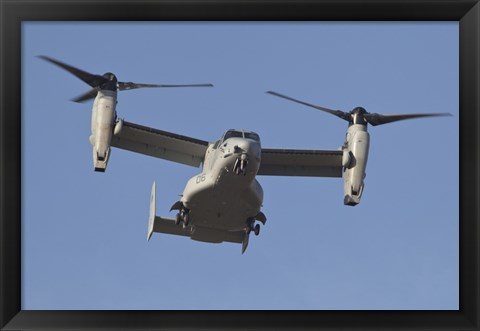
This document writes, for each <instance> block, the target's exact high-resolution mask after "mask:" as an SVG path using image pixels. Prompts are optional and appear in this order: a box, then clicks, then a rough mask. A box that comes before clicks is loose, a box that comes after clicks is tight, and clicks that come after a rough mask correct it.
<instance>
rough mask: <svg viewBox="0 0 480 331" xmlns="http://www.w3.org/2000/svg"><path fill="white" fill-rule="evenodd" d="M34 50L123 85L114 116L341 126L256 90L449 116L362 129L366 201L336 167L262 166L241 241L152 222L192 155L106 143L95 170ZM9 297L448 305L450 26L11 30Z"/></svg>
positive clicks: (453, 35) (172, 305) (272, 131)
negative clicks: (15, 240)
mask: <svg viewBox="0 0 480 331" xmlns="http://www.w3.org/2000/svg"><path fill="white" fill-rule="evenodd" d="M37 55H48V56H51V57H54V58H56V59H59V60H61V61H64V62H66V63H69V64H71V65H74V66H76V67H78V68H81V69H83V70H85V71H88V72H91V73H98V74H103V73H104V72H107V71H111V72H114V73H115V74H116V75H117V77H118V78H119V80H121V81H134V82H137V83H157V84H188V83H213V84H214V85H215V87H214V88H181V89H180V88H179V89H143V90H135V91H125V92H121V93H120V94H119V99H118V100H119V103H118V107H117V111H118V115H119V117H122V118H125V119H126V120H127V121H130V122H134V123H138V124H141V125H146V126H150V127H154V128H158V129H162V130H166V131H170V132H176V133H179V134H184V135H188V136H192V137H195V138H199V139H203V140H208V141H214V140H216V139H217V138H219V137H220V136H221V135H222V134H223V132H224V131H225V130H226V129H229V128H239V129H247V130H252V131H255V132H257V133H259V134H260V136H261V139H262V145H263V147H266V148H301V149H325V150H331V149H333V150H335V149H337V148H338V147H339V146H341V145H342V143H343V141H344V136H345V132H346V128H347V123H346V122H344V121H342V120H340V119H338V118H336V117H334V116H331V115H328V114H325V113H323V112H320V111H317V110H314V109H311V108H308V107H305V106H302V105H299V104H296V103H293V102H289V101H287V100H283V99H280V98H276V97H274V96H271V95H268V94H265V91H267V90H274V91H277V92H279V93H283V94H286V95H289V96H292V97H294V98H297V99H301V100H304V101H306V102H310V103H314V104H317V105H320V106H324V107H328V108H333V109H341V110H345V111H350V110H351V109H353V108H354V107H356V106H363V107H364V108H366V109H367V111H369V112H377V113H392V114H393V113H413V112H427V113H428V112H449V113H452V114H453V117H447V118H433V119H419V120H410V121H401V122H397V123H393V124H388V125H383V126H379V127H369V132H370V136H371V145H370V155H369V160H368V166H367V177H366V180H365V192H364V194H363V198H362V202H361V204H360V205H358V206H356V207H353V208H352V207H347V206H344V205H343V180H342V179H340V178H301V177H298V178H295V177H266V176H264V177H259V178H258V180H259V182H260V183H261V185H262V186H263V189H264V203H263V212H264V213H265V214H266V215H267V217H268V221H267V223H266V225H265V226H264V227H263V229H262V231H261V234H260V236H258V237H255V236H252V237H251V240H250V245H249V248H248V250H247V252H246V253H245V254H244V255H241V245H238V244H229V243H223V244H218V245H215V244H206V243H201V242H196V241H192V240H190V239H188V238H183V237H175V236H168V235H163V234H154V235H153V237H152V239H151V240H150V242H147V240H146V232H147V220H148V212H149V197H150V190H151V186H152V182H153V181H156V182H157V214H158V215H163V216H170V217H172V216H173V215H174V213H173V212H172V213H170V212H169V211H168V210H169V208H170V206H171V205H172V203H173V202H175V201H177V200H178V195H179V194H181V193H182V191H183V189H184V186H185V184H186V182H187V180H188V179H189V178H190V177H192V176H194V175H196V174H198V173H199V172H200V169H196V168H193V167H189V166H184V165H180V164H175V163H171V162H168V161H164V160H160V159H156V158H151V157H147V156H144V155H140V154H135V153H131V152H127V151H123V150H118V149H113V150H112V155H111V158H110V162H109V166H108V169H107V172H106V173H103V174H102V173H95V172H94V171H93V164H92V151H91V145H90V143H89V140H88V137H89V135H90V116H91V106H92V103H91V102H87V103H84V104H76V103H73V102H71V101H69V100H70V99H71V98H72V97H75V96H77V95H79V94H81V93H83V92H84V91H86V90H87V89H88V88H89V87H88V86H87V85H86V84H85V83H83V82H82V81H80V80H78V79H77V78H75V77H74V76H72V75H70V74H69V73H67V72H65V71H63V70H61V69H59V68H57V67H55V66H53V65H51V64H49V63H47V62H45V61H42V60H40V59H38V58H37V57H36V56H37ZM22 61H23V62H22V83H23V85H22V245H23V246H22V287H23V289H22V309H86V310H88V309H155V310H156V309H162V310H163V309H315V310H316V309H319V310H321V309H334V310H342V309H387V310H389V309H402V310H403V309H414V310H415V309H429V310H430V309H440V310H449V309H458V293H459V292H458V244H459V241H458V219H459V218H458V214H459V207H458V197H459V192H458V177H459V167H458V155H459V140H458V136H459V124H458V119H459V110H458V63H459V62H458V23H457V22H442V23H438V22H428V23H422V22H416V23H406V22H405V23H402V22H398V23H369V22H364V23H345V22H335V23H334V22H308V23H307V22H289V23H281V22H276V23H260V22H258V23H243V22H237V23H228V22H216V23H209V22H197V23H193V22H163V23H161V22H159V23H133V22H132V23H93V22H88V23H62V22H57V23H48V22H43V23H35V22H29V23H24V25H23V44H22Z"/></svg>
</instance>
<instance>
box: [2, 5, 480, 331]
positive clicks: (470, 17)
mask: <svg viewBox="0 0 480 331" xmlns="http://www.w3.org/2000/svg"><path fill="white" fill-rule="evenodd" d="M0 13H1V31H0V33H1V35H0V43H1V49H0V51H1V54H0V66H1V67H0V72H1V91H0V105H1V106H0V107H1V108H0V126H1V127H0V137H1V138H0V179H1V185H0V233H1V249H0V256H1V260H0V266H1V268H0V327H1V330H50V329H63V330H70V329H77V330H78V329H85V330H100V329H102V330H103V329H122V330H133V329H138V330H147V329H148V330H154V329H158V330H167V329H178V330H180V329H181V330H187V329H189V330H190V329H191V330H199V329H222V330H229V329H231V330H233V329H235V330H239V329H242V330H249V329H255V330H266V329H271V330H287V329H403V328H406V329H435V330H436V329H444V330H445V329H452V330H453V329H454V330H479V328H480V317H479V316H480V314H479V279H480V277H479V276H480V275H479V247H480V246H479V222H478V215H479V212H478V205H479V202H480V200H479V194H478V190H479V189H480V187H479V183H478V181H479V176H478V172H479V169H480V167H479V145H478V142H479V131H478V129H479V110H480V98H479V94H480V79H479V73H480V71H479V69H480V54H479V51H480V38H479V37H480V4H479V3H478V0H367V1H359V0H336V1H332V0H330V1H328V0H327V1H322V0H270V1H269V0H250V1H249V0H223V1H222V0H198V1H195V0H176V1H171V0H140V1H135V0H123V1H106V0H100V1H94V0H82V1H59V0H49V1H48V0H38V1H33V0H31V1H15V0H0ZM97 20H98V21H104V20H107V21H154V20H169V21H170V20H181V21H188V20H214V21H226V20H237V21H253V20H258V21H305V20H307V21H308V20H311V21H313V20H334V21H352V20H354V21H392V20H393V21H459V33H460V36H459V37H460V38H459V40H460V43H459V48H460V49H459V52H460V94H459V96H460V104H459V106H460V126H461V127H460V128H461V130H460V137H459V138H460V196H459V199H460V215H459V216H460V224H459V226H460V228H459V230H460V231H459V233H460V259H459V262H460V270H459V272H460V289H459V293H460V301H459V307H460V309H459V310H458V311H220V312H216V311H25V310H21V212H22V209H21V181H22V179H21V166H20V165H21V161H22V160H21V156H22V154H21V61H20V59H21V57H20V55H21V47H22V42H21V24H22V22H23V21H97ZM279 290H281V289H279Z"/></svg>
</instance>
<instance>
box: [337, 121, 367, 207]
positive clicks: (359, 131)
mask: <svg viewBox="0 0 480 331" xmlns="http://www.w3.org/2000/svg"><path fill="white" fill-rule="evenodd" d="M369 147H370V135H369V134H368V132H367V126H366V125H360V124H353V125H350V127H349V128H348V131H347V140H346V142H345V145H344V160H343V161H345V163H348V165H347V166H345V165H344V173H343V181H344V201H343V202H344V204H345V205H349V206H355V205H357V204H358V203H359V202H360V198H361V196H362V193H363V188H364V182H363V180H364V179H365V176H366V174H365V170H366V168H367V160H368V150H369ZM346 155H348V159H347V156H346ZM347 161H348V162H347ZM342 163H343V162H342Z"/></svg>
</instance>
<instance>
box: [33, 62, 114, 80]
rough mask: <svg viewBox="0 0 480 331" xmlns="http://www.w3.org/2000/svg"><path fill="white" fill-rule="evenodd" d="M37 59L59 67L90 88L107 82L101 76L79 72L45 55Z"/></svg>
mask: <svg viewBox="0 0 480 331" xmlns="http://www.w3.org/2000/svg"><path fill="white" fill-rule="evenodd" d="M38 57H39V58H41V59H43V60H45V61H48V62H50V63H53V64H55V65H57V66H59V67H60V68H62V69H64V70H66V71H68V72H69V73H71V74H72V75H74V76H75V77H77V78H79V79H81V80H83V81H84V82H85V83H87V84H88V85H90V86H91V87H97V86H100V85H102V84H104V83H106V82H107V81H108V79H107V78H105V77H103V76H100V75H94V74H91V73H88V72H86V71H83V70H80V69H78V68H75V67H72V66H71V65H68V64H66V63H63V62H60V61H58V60H55V59H52V58H51V57H48V56H45V55H39V56H38Z"/></svg>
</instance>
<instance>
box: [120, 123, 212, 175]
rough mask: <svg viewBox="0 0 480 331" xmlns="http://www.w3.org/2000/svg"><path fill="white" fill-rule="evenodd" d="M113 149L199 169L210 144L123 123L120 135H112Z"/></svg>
mask: <svg viewBox="0 0 480 331" xmlns="http://www.w3.org/2000/svg"><path fill="white" fill-rule="evenodd" d="M111 145H112V146H113V147H117V148H122V149H126V150H129V151H132V152H137V153H141V154H145V155H149V156H154V157H158V158H161V159H165V160H169V161H173V162H178V163H183V164H186V165H190V166H194V167H198V166H200V164H201V163H202V162H203V159H204V157H205V152H206V151H207V148H208V142H207V141H203V140H199V139H195V138H191V137H187V136H182V135H179V134H175V133H170V132H166V131H162V130H158V129H153V128H149V127H146V126H141V125H138V124H134V123H129V122H126V121H123V125H122V129H121V130H120V133H118V134H114V135H112V142H111Z"/></svg>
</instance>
